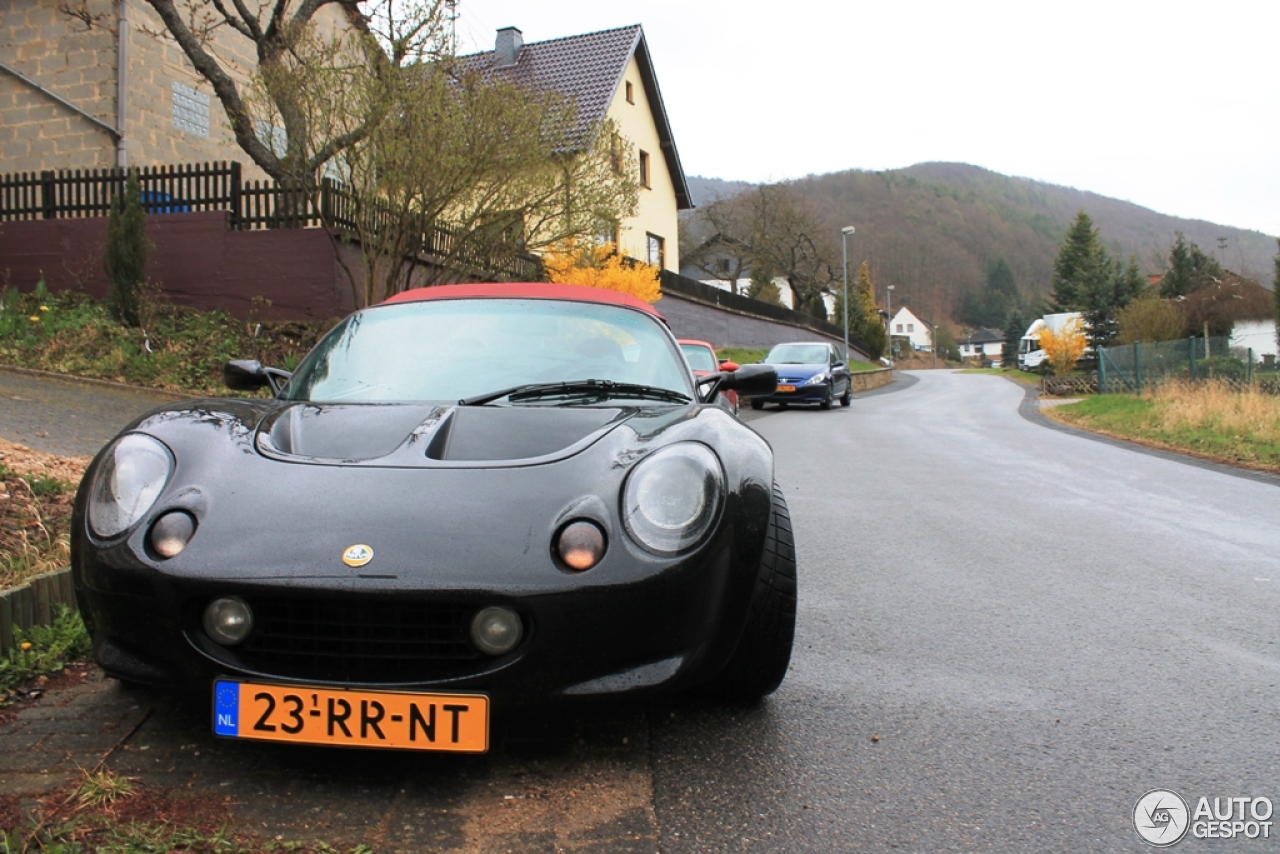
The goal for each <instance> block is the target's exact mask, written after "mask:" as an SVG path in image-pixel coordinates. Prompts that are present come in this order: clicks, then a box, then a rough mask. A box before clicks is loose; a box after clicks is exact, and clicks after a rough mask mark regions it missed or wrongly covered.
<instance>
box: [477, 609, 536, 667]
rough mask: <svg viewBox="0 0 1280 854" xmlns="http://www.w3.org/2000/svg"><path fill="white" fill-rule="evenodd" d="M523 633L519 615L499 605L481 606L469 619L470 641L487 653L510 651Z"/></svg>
mask: <svg viewBox="0 0 1280 854" xmlns="http://www.w3.org/2000/svg"><path fill="white" fill-rule="evenodd" d="M523 635H524V626H523V625H522V624H521V622H520V615H519V614H517V613H516V612H515V611H512V610H511V609H510V608H504V607H502V606H501V605H491V606H490V607H488V608H482V609H481V610H480V611H478V612H477V613H476V615H475V617H473V618H472V620H471V642H472V643H474V644H475V645H476V648H477V649H479V650H480V651H481V652H485V653H488V654H489V655H502V654H503V653H507V652H511V650H513V649H515V648H516V645H517V644H519V643H520V638H521V637H522V636H523Z"/></svg>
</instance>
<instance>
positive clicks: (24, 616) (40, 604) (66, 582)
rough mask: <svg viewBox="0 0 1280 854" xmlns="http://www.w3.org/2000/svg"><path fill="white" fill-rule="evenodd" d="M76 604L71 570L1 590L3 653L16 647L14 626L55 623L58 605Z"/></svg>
mask: <svg viewBox="0 0 1280 854" xmlns="http://www.w3.org/2000/svg"><path fill="white" fill-rule="evenodd" d="M62 605H65V606H67V607H68V608H71V609H72V610H75V607H76V595H75V591H74V590H73V589H72V587H71V570H70V569H60V570H57V571H56V572H46V573H45V574H44V575H37V576H36V577H35V578H32V579H31V580H29V581H28V582H27V583H26V584H23V585H22V586H20V587H14V588H12V589H10V590H5V591H4V592H2V593H0V655H4V654H6V653H7V652H8V651H9V650H10V649H12V648H13V646H14V644H15V643H16V640H15V638H14V630H15V629H30V628H32V627H34V626H49V625H53V621H54V619H55V618H56V617H57V616H58V610H59V607H60V606H62Z"/></svg>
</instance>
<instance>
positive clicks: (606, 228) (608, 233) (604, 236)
mask: <svg viewBox="0 0 1280 854" xmlns="http://www.w3.org/2000/svg"><path fill="white" fill-rule="evenodd" d="M619 242H620V241H619V227H618V223H616V222H606V223H604V224H603V225H601V227H600V230H599V231H598V232H596V244H597V245H598V246H608V245H612V246H613V247H614V249H615V250H616V249H617V248H618V243H619Z"/></svg>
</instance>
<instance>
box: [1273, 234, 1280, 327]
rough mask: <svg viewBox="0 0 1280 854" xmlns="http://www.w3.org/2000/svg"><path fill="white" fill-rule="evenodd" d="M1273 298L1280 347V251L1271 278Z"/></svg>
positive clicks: (1278, 245)
mask: <svg viewBox="0 0 1280 854" xmlns="http://www.w3.org/2000/svg"><path fill="white" fill-rule="evenodd" d="M1276 248H1277V249H1280V237H1277V238H1276ZM1271 298H1272V299H1273V300H1274V301H1275V304H1276V346H1277V347H1280V252H1276V273H1275V278H1273V279H1272V280H1271Z"/></svg>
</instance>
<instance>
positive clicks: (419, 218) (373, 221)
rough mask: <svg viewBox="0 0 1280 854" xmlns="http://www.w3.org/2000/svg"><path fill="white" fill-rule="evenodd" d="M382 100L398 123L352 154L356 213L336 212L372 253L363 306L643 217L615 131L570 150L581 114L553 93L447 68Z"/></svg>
mask: <svg viewBox="0 0 1280 854" xmlns="http://www.w3.org/2000/svg"><path fill="white" fill-rule="evenodd" d="M383 95H384V96H388V97H390V98H391V102H392V104H393V106H392V107H389V108H388V111H389V112H391V113H394V115H395V120H394V121H389V122H386V123H384V124H383V125H382V127H380V128H379V129H378V130H377V131H376V132H375V133H374V134H373V135H372V136H371V137H370V138H369V139H368V141H367V142H365V143H363V144H361V145H357V146H354V147H353V148H351V149H350V150H348V152H347V153H346V155H344V158H343V162H342V164H341V174H342V178H343V181H344V185H345V188H346V191H347V192H346V194H345V196H344V198H346V199H347V200H348V201H349V205H350V207H349V208H348V209H346V210H345V212H344V211H338V210H333V211H331V212H330V215H331V216H333V217H334V219H335V223H334V224H335V225H338V226H341V227H342V228H343V229H344V230H345V233H346V234H347V235H349V236H350V238H351V239H353V240H354V241H356V242H358V243H359V244H360V246H361V250H362V254H361V257H362V263H363V267H364V269H363V270H362V271H360V274H359V275H354V274H353V275H352V279H353V281H356V280H359V281H361V282H362V283H363V289H362V292H361V293H358V294H357V299H358V301H359V302H361V303H363V304H368V303H369V302H373V301H376V300H377V299H378V298H380V297H382V296H385V295H387V294H390V293H394V292H396V291H397V290H400V289H402V288H404V287H405V286H408V285H422V284H437V283H442V282H450V281H459V280H465V279H468V278H473V277H475V276H477V275H494V274H495V272H497V271H501V270H504V269H506V270H511V269H513V268H514V267H516V266H517V265H518V263H519V262H520V260H521V259H522V258H527V256H528V254H529V253H531V252H536V251H539V250H541V249H543V248H545V247H547V246H550V245H552V244H557V243H560V242H562V241H565V240H569V239H579V240H581V239H594V238H596V237H597V236H598V235H602V234H604V233H606V232H608V231H609V230H610V228H611V225H612V224H613V223H616V222H617V221H618V220H620V219H622V218H624V217H627V216H631V215H633V214H634V211H635V205H636V196H637V192H638V188H637V185H636V182H635V180H634V178H633V177H632V176H633V175H634V174H636V173H637V172H638V170H637V169H631V168H626V164H619V163H617V161H616V156H617V155H616V153H615V152H614V151H613V149H612V145H611V143H612V139H613V138H614V136H615V135H616V133H615V130H614V128H613V126H612V124H611V123H609V122H604V123H602V125H601V126H600V127H599V128H597V129H596V133H595V136H594V139H589V140H587V142H586V144H585V147H584V148H583V149H582V150H568V149H566V148H565V147H564V145H563V137H562V136H561V135H560V134H559V130H558V129H560V128H565V127H575V126H576V125H577V121H576V113H575V109H574V107H573V105H572V104H569V103H568V102H566V101H565V100H564V99H563V98H561V97H559V96H557V95H555V94H554V93H548V92H531V91H529V90H528V89H525V88H524V87H521V86H519V85H517V84H512V83H504V82H501V81H495V80H486V79H485V78H484V77H483V75H482V74H479V73H455V72H454V71H452V70H450V69H449V67H448V66H447V65H446V64H442V63H440V64H435V65H431V66H422V67H419V68H415V69H413V70H412V71H411V72H410V73H406V74H404V75H402V77H401V79H400V81H399V85H398V87H397V88H396V89H395V90H392V91H384V92H383ZM606 141H607V143H606ZM338 220H341V221H340V222H339V221H338ZM423 261H425V262H427V263H425V264H423V263H419V262H423ZM349 272H352V271H349Z"/></svg>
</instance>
